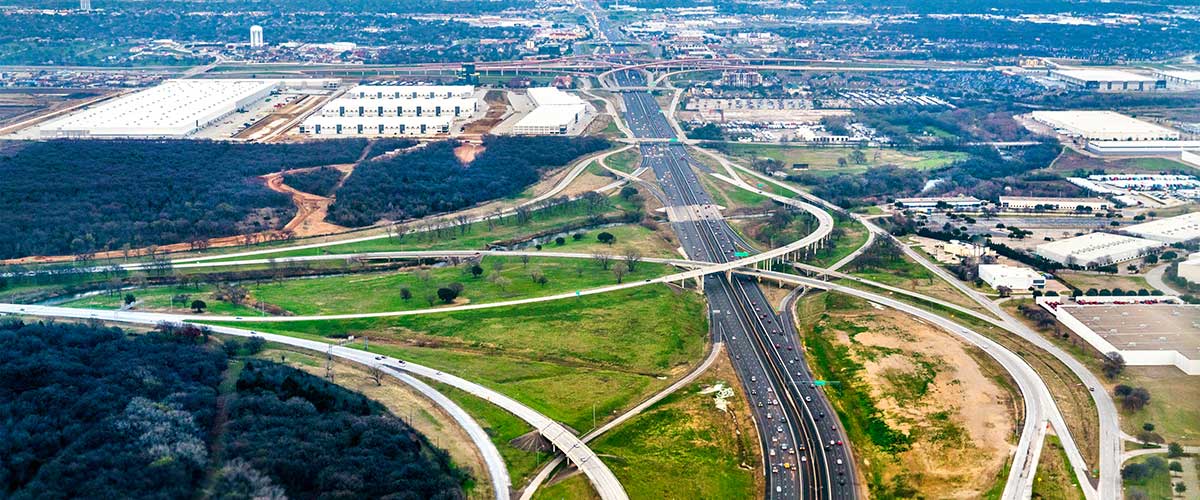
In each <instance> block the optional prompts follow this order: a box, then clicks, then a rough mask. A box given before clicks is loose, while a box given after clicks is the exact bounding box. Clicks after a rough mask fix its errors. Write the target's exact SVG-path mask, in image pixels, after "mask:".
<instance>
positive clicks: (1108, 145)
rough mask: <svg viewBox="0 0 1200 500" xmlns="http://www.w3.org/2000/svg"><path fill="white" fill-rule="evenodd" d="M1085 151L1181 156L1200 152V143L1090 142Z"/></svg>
mask: <svg viewBox="0 0 1200 500" xmlns="http://www.w3.org/2000/svg"><path fill="white" fill-rule="evenodd" d="M1085 149H1087V150H1088V152H1089V153H1094V154H1097V155H1100V156H1121V155H1133V156H1149V155H1181V154H1183V152H1184V151H1195V150H1200V141H1174V140H1172V141H1088V143H1087V147H1086V148H1085Z"/></svg>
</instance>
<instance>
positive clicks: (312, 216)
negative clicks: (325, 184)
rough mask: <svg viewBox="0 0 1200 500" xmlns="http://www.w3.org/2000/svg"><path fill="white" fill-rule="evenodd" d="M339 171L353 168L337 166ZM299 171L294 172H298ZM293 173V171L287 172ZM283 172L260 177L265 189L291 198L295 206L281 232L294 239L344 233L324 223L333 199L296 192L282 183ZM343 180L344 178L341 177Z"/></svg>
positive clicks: (335, 225) (340, 227)
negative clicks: (294, 211)
mask: <svg viewBox="0 0 1200 500" xmlns="http://www.w3.org/2000/svg"><path fill="white" fill-rule="evenodd" d="M337 167H338V169H339V170H342V171H343V172H346V170H344V169H345V168H347V167H348V168H351V169H352V168H353V166H346V165H339V166H337ZM298 171H300V170H296V172H298ZM288 172H293V171H288ZM284 173H285V172H279V173H273V174H267V175H264V176H262V179H263V180H264V181H266V183H267V187H268V188H270V189H271V190H272V191H276V192H279V193H284V194H286V195H288V196H291V197H292V203H295V204H296V216H295V217H292V220H291V221H288V223H287V225H285V226H283V232H285V233H288V234H291V235H293V236H295V237H301V238H303V237H306V236H319V235H323V234H329V233H336V232H341V231H345V230H346V228H344V227H342V226H339V225H337V224H332V223H329V222H326V221H325V216H326V215H328V213H329V205H330V204H332V203H333V198H329V197H325V196H319V195H315V194H312V193H305V192H303V191H298V190H296V189H295V188H293V187H291V186H288V185H287V184H284V183H283V174H284ZM343 179H344V177H343Z"/></svg>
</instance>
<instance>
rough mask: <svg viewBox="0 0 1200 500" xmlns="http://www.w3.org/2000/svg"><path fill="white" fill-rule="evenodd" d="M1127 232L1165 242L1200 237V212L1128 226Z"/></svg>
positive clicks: (1177, 241)
mask: <svg viewBox="0 0 1200 500" xmlns="http://www.w3.org/2000/svg"><path fill="white" fill-rule="evenodd" d="M1124 231H1125V232H1126V233H1129V234H1131V235H1134V236H1137V237H1139V238H1145V239H1148V240H1154V241H1161V242H1163V243H1182V242H1185V241H1191V240H1196V239H1200V212H1192V213H1190V214H1183V215H1180V216H1176V217H1168V218H1166V219H1159V220H1154V221H1150V222H1144V223H1142V224H1136V225H1133V226H1129V227H1126V228H1125V230H1124Z"/></svg>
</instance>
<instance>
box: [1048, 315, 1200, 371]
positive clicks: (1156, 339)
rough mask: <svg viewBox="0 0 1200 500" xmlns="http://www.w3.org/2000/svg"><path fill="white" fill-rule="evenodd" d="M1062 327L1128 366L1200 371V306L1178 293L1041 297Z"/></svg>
mask: <svg viewBox="0 0 1200 500" xmlns="http://www.w3.org/2000/svg"><path fill="white" fill-rule="evenodd" d="M1038 304H1039V305H1041V306H1042V307H1044V308H1046V309H1047V310H1049V311H1050V312H1052V313H1054V315H1055V317H1056V318H1057V319H1058V320H1059V321H1061V322H1062V324H1063V325H1064V326H1066V327H1067V328H1070V329H1071V331H1072V332H1075V335H1078V336H1079V338H1081V339H1083V340H1085V341H1087V343H1089V344H1091V345H1092V347H1093V348H1095V349H1096V350H1097V351H1098V352H1101V353H1104V354H1108V353H1110V352H1116V353H1118V354H1120V355H1121V357H1122V358H1124V360H1125V363H1126V364H1127V365H1129V366H1174V367H1176V368H1179V369H1180V370H1181V371H1183V372H1184V373H1186V374H1188V375H1200V306H1198V305H1188V304H1182V303H1180V301H1179V300H1178V299H1176V298H1174V297H1115V296H1114V297H1079V298H1077V299H1075V301H1071V300H1069V299H1066V298H1064V297H1046V298H1042V299H1038Z"/></svg>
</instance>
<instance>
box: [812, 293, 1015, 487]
mask: <svg viewBox="0 0 1200 500" xmlns="http://www.w3.org/2000/svg"><path fill="white" fill-rule="evenodd" d="M823 321H824V322H825V323H826V325H827V326H828V327H829V329H830V331H831V332H835V334H836V339H837V343H840V344H842V345H845V346H848V347H849V350H848V352H849V355H850V356H851V357H852V358H853V359H854V361H855V362H856V363H858V364H860V365H861V366H862V370H861V372H860V374H861V376H862V381H863V382H864V383H865V384H866V385H867V386H868V387H869V389H870V397H871V399H872V400H873V401H874V404H875V406H876V407H877V408H878V409H879V410H880V411H881V412H882V417H883V420H884V421H885V422H886V423H887V425H888V426H889V427H891V428H892V429H894V430H897V431H899V432H901V433H903V434H905V435H907V436H908V437H909V440H910V444H909V446H908V447H907V449H904V450H903V451H900V452H897V453H894V454H889V453H886V452H882V451H879V450H872V449H871V447H870V446H860V447H859V449H858V450H856V453H858V454H859V455H860V456H859V457H857V458H859V459H861V460H864V461H871V462H875V463H874V464H873V465H871V466H869V469H871V470H872V471H873V472H879V473H881V474H882V475H883V476H884V481H883V483H889V484H890V483H893V479H894V478H903V482H905V483H907V484H908V485H909V486H911V487H912V488H914V489H915V490H916V491H918V492H920V494H921V495H922V496H925V497H928V498H979V497H981V496H982V495H983V493H984V492H986V491H988V490H989V489H990V488H991V487H992V486H993V485H994V484H995V481H996V478H997V477H998V476H999V475H1000V473H1001V471H1002V469H1003V467H1004V465H1005V462H1006V461H1007V458H1008V455H1009V453H1010V452H1011V449H1012V444H1011V441H1010V438H1011V437H1012V436H1013V435H1014V432H1015V429H1016V423H1017V422H1018V413H1017V405H1016V404H1015V395H1014V394H1012V393H1011V392H1010V390H1009V389H1008V388H1006V387H1004V386H1002V385H1001V384H1000V383H998V382H997V380H995V373H996V371H994V369H993V368H992V367H988V366H982V365H981V362H982V363H987V362H990V360H984V359H982V358H980V357H979V356H977V355H976V354H975V353H972V352H971V349H973V348H971V347H970V346H968V345H966V344H964V343H962V342H961V341H960V340H959V339H957V338H956V337H954V336H952V335H950V334H949V333H946V332H944V331H942V330H940V329H938V328H935V327H933V326H931V325H928V324H926V323H923V322H921V321H919V320H916V319H914V318H911V317H909V316H907V315H904V314H902V313H900V312H897V311H894V310H890V309H887V310H860V311H852V312H838V313H836V314H830V315H829V316H828V317H827V318H826V319H824V320H823ZM860 444H861V443H855V445H856V446H859V445H860ZM859 452H861V453H859ZM864 469H867V468H864Z"/></svg>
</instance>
